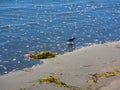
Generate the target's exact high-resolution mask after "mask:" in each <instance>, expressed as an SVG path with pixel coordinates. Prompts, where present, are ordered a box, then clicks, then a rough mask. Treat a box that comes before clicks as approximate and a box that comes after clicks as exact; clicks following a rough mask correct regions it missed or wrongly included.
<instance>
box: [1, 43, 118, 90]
mask: <svg viewBox="0 0 120 90" xmlns="http://www.w3.org/2000/svg"><path fill="white" fill-rule="evenodd" d="M119 54H120V41H117V42H108V43H105V44H95V45H91V46H87V47H82V48H80V49H77V50H74V51H73V52H68V53H65V54H64V55H60V56H57V57H55V58H52V59H45V60H42V61H43V62H44V63H43V64H41V65H38V66H36V67H33V68H28V69H24V70H19V71H16V72H13V73H10V74H5V75H2V76H0V88H1V90H20V88H26V90H69V89H68V88H66V89H64V88H63V87H58V86H57V87H56V86H55V85H53V84H35V85H34V82H36V81H38V80H39V79H40V78H45V77H48V76H54V77H59V78H60V80H61V81H63V82H65V83H66V84H68V85H73V86H77V87H79V86H80V87H82V88H86V87H88V86H89V84H88V83H86V81H87V80H88V79H89V74H95V73H105V72H110V71H112V70H113V69H118V70H120V61H119V60H120V55H119ZM112 81H113V82H112ZM103 82H104V83H103ZM118 82H120V76H119V75H118V76H115V77H111V78H107V79H106V78H105V79H102V80H101V79H100V81H99V84H98V85H97V86H95V87H97V88H98V87H99V90H113V89H112V88H114V90H118V89H119V83H118ZM116 83H117V84H116ZM111 87H112V88H111ZM108 88H109V89H108ZM85 90H87V89H85Z"/></svg>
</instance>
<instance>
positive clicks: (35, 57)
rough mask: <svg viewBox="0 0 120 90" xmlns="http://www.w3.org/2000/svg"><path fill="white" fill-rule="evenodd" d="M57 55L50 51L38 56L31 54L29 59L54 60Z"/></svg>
mask: <svg viewBox="0 0 120 90" xmlns="http://www.w3.org/2000/svg"><path fill="white" fill-rule="evenodd" d="M55 56H56V54H55V53H53V52H49V51H44V52H40V53H37V54H30V55H29V57H30V58H31V59H48V58H53V57H55Z"/></svg>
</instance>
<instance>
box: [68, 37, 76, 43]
mask: <svg viewBox="0 0 120 90" xmlns="http://www.w3.org/2000/svg"><path fill="white" fill-rule="evenodd" d="M74 40H75V37H72V38H70V39H68V40H67V41H68V42H73V41H74Z"/></svg>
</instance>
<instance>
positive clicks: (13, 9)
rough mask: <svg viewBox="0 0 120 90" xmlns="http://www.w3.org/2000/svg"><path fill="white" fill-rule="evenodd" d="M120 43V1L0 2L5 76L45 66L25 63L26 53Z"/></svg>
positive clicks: (0, 55)
mask: <svg viewBox="0 0 120 90" xmlns="http://www.w3.org/2000/svg"><path fill="white" fill-rule="evenodd" d="M72 36H74V37H76V40H75V42H74V47H69V46H68V45H66V40H67V39H68V38H71V37H72ZM118 40H120V0H0V74H1V75H3V74H6V73H9V72H12V71H15V70H20V69H23V68H25V67H32V66H33V65H36V64H40V63H42V62H39V61H31V60H25V59H24V57H23V55H24V54H26V53H37V52H39V51H53V52H57V53H64V52H69V51H72V50H74V49H77V48H80V47H82V46H87V45H90V44H93V43H105V42H110V41H118Z"/></svg>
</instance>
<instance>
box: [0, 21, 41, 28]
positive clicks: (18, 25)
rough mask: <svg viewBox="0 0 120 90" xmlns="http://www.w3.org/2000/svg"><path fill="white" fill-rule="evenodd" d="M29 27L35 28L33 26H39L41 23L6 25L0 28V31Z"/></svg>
mask: <svg viewBox="0 0 120 90" xmlns="http://www.w3.org/2000/svg"><path fill="white" fill-rule="evenodd" d="M27 25H31V26H33V25H39V22H28V23H24V24H12V25H4V26H0V29H7V28H15V27H23V26H27Z"/></svg>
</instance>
